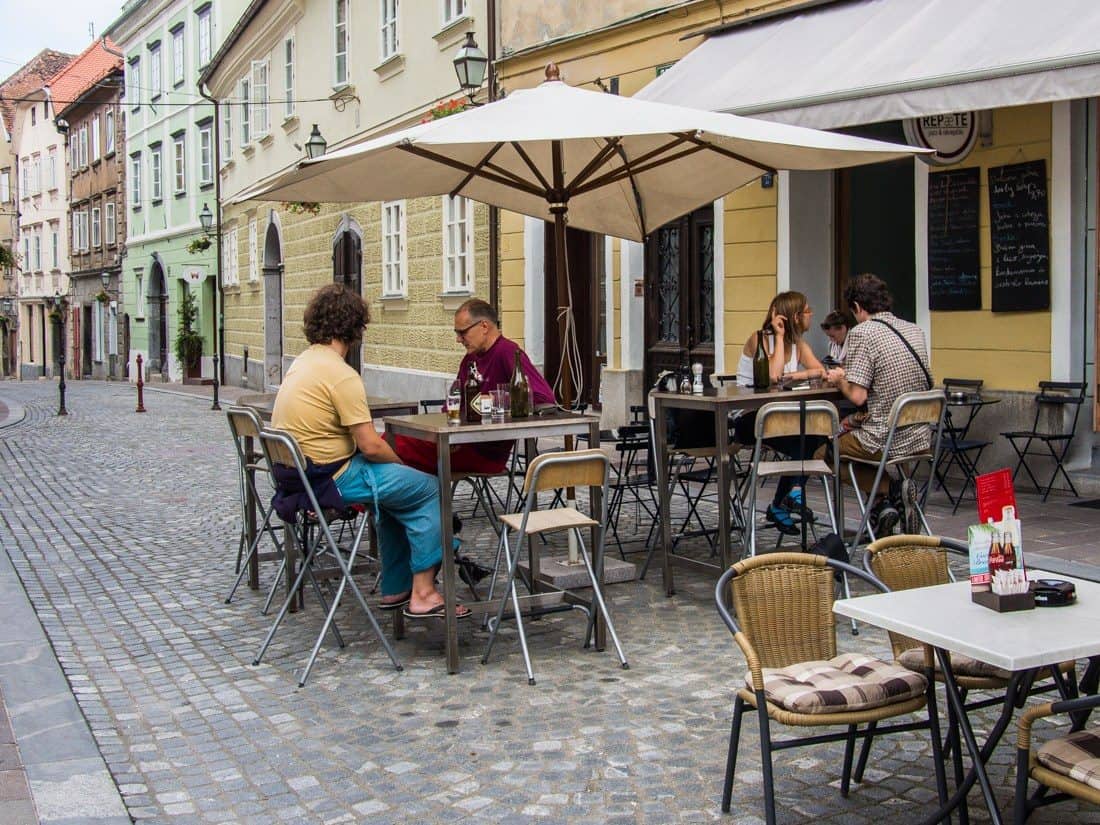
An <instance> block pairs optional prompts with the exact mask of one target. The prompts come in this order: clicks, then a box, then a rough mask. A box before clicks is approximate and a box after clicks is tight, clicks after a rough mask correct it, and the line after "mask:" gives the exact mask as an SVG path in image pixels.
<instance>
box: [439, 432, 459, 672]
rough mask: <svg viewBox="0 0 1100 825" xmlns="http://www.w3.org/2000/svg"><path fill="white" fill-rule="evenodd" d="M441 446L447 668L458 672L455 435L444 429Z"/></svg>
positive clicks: (441, 528)
mask: <svg viewBox="0 0 1100 825" xmlns="http://www.w3.org/2000/svg"><path fill="white" fill-rule="evenodd" d="M436 447H437V450H438V459H437V462H438V463H437V469H438V476H439V519H440V524H439V527H440V533H441V534H442V543H443V548H442V550H443V604H444V611H445V619H444V624H445V625H446V628H445V632H446V636H447V641H446V649H447V672H448V673H458V671H459V669H460V668H459V665H458V618H457V617H456V616H455V607H456V599H455V557H454V552H453V551H452V549H451V545H452V544H453V543H454V533H453V531H452V526H451V439H450V437H449V436H448V435H447V434H446V433H444V434H441V435H440V436H439V441H438V442H436Z"/></svg>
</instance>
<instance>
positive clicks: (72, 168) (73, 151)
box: [69, 129, 80, 175]
mask: <svg viewBox="0 0 1100 825" xmlns="http://www.w3.org/2000/svg"><path fill="white" fill-rule="evenodd" d="M79 168H80V130H79V129H77V131H76V133H75V134H74V135H73V139H72V140H71V141H70V142H69V172H70V174H73V175H75V174H76V171H77V170H78V169H79Z"/></svg>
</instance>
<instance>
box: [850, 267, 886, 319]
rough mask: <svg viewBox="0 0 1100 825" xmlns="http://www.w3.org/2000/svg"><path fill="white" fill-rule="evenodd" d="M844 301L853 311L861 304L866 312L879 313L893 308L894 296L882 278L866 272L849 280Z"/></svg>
mask: <svg viewBox="0 0 1100 825" xmlns="http://www.w3.org/2000/svg"><path fill="white" fill-rule="evenodd" d="M844 303H846V304H847V305H848V308H849V309H851V310H853V311H854V310H855V305H856V304H859V305H860V306H861V307H863V309H864V310H865V311H866V312H869V313H870V314H871V315H877V314H878V313H880V312H889V311H890V310H891V309H892V308H893V306H894V296H893V295H891V294H890V287H888V286H886V282H885V281H884V280H882V278H879V277H878V276H877V275H872V274H871V273H870V272H865V273H863V274H862V275H856V277H854V278H852V280H850V281H848V286H846V287H845V288H844Z"/></svg>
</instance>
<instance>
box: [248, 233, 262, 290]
mask: <svg viewBox="0 0 1100 825" xmlns="http://www.w3.org/2000/svg"><path fill="white" fill-rule="evenodd" d="M248 280H249V282H250V283H255V282H256V281H258V280H260V263H259V257H258V255H257V250H256V219H255V218H253V219H252V220H250V221H249V222H248Z"/></svg>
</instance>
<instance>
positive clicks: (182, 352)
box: [176, 287, 202, 379]
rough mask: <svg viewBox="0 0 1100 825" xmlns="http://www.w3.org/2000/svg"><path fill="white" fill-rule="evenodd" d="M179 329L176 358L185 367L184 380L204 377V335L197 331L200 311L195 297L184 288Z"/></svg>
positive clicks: (177, 332)
mask: <svg viewBox="0 0 1100 825" xmlns="http://www.w3.org/2000/svg"><path fill="white" fill-rule="evenodd" d="M178 315H179V329H178V330H177V331H176V358H177V359H178V360H179V362H180V365H181V366H182V367H183V375H184V378H185V379H186V378H199V377H201V375H202V372H201V365H200V361H201V359H202V335H201V334H200V333H199V332H198V331H197V330H196V329H195V324H196V323H197V321H198V316H199V309H198V306H197V304H196V302H195V296H194V295H192V294H191V291H190V290H189V289H187V288H186V287H184V291H183V300H182V301H181V302H180V308H179V313H178Z"/></svg>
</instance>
